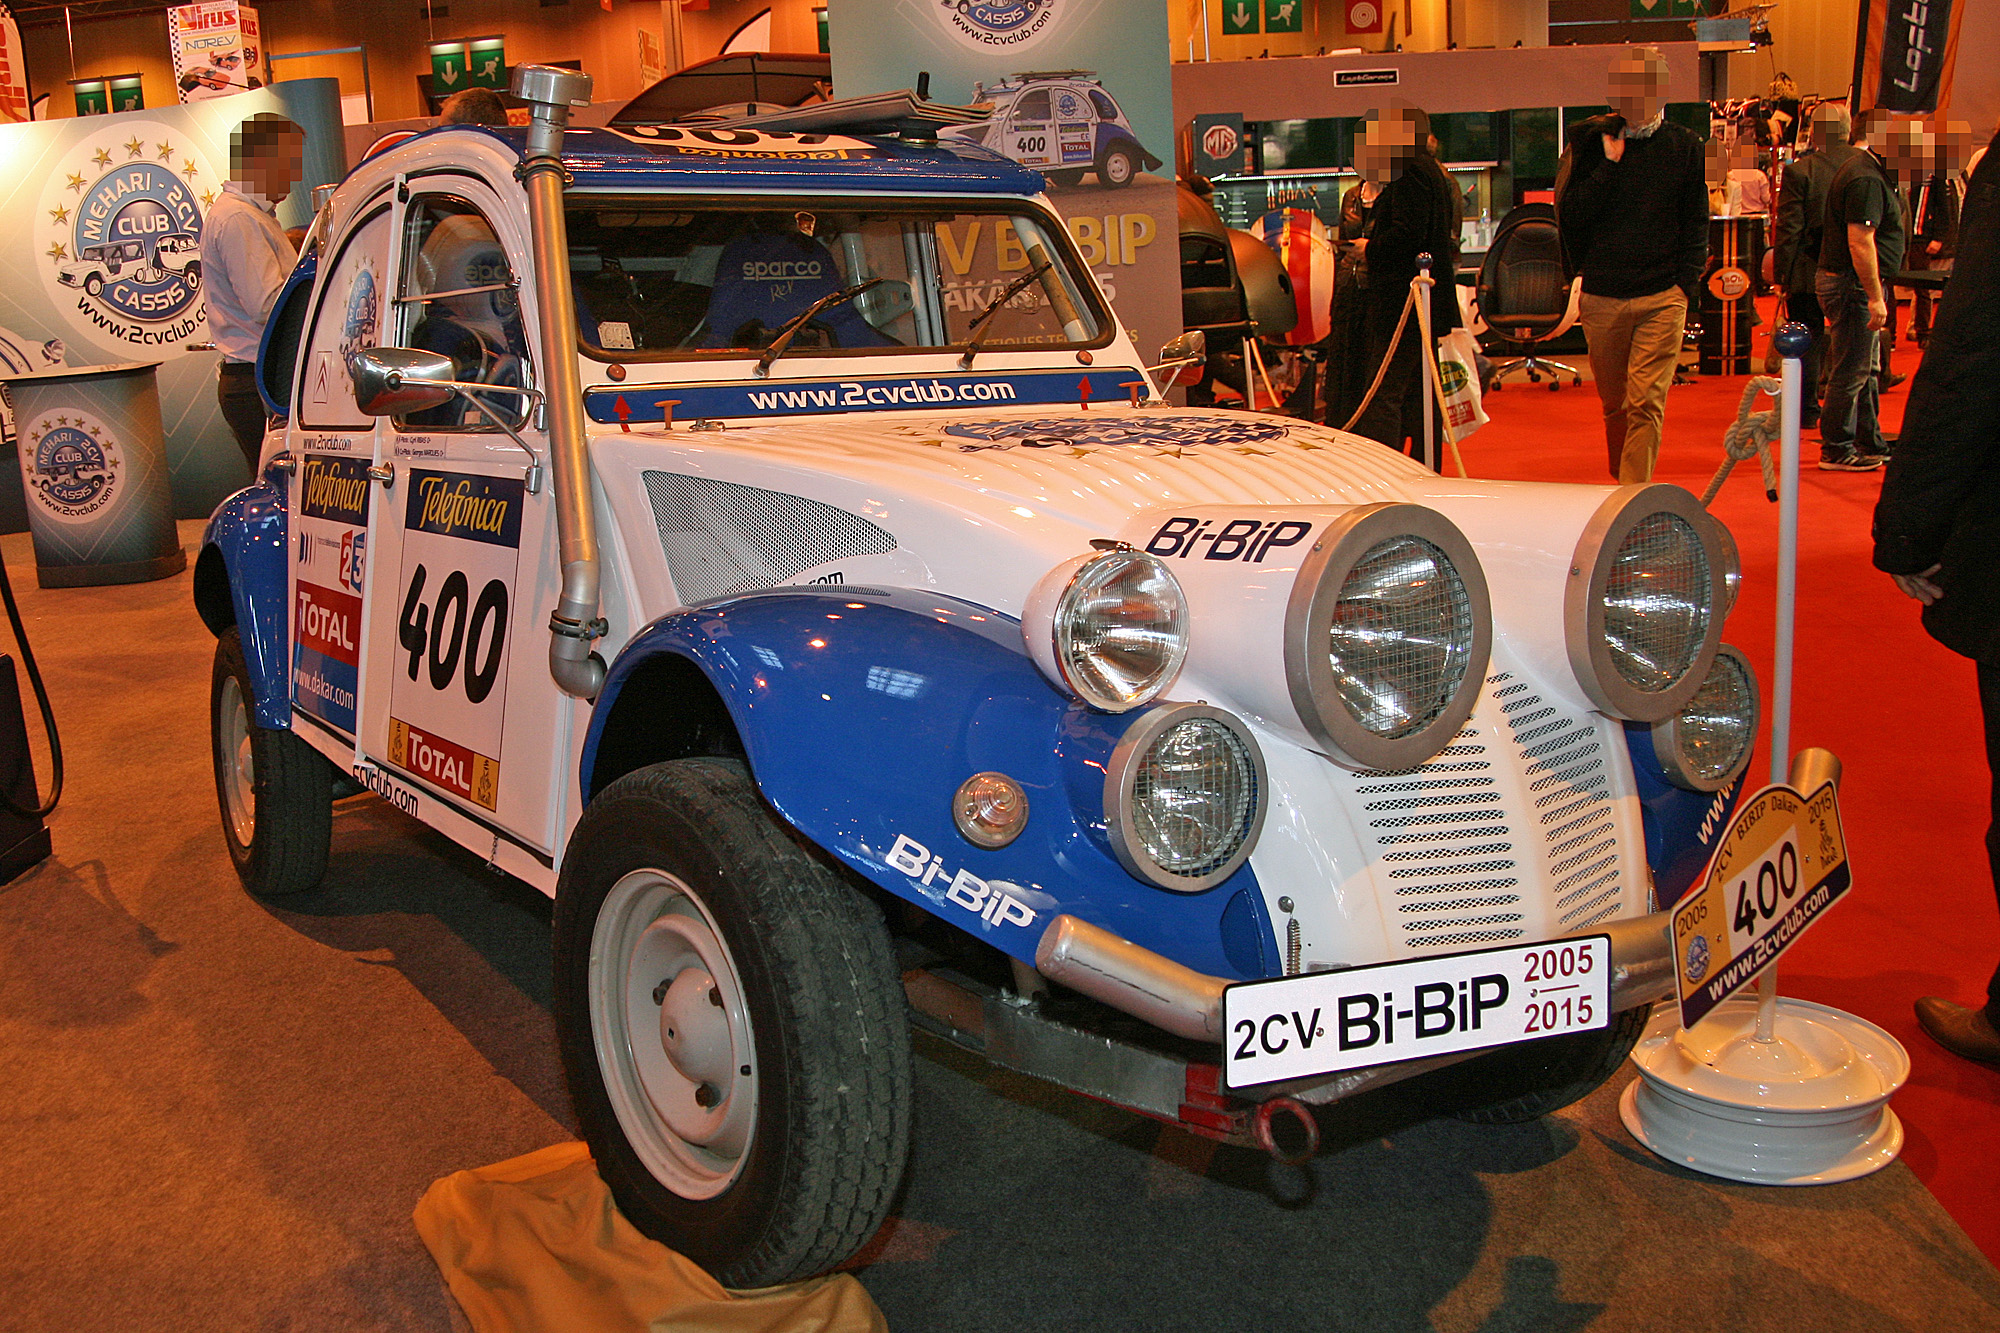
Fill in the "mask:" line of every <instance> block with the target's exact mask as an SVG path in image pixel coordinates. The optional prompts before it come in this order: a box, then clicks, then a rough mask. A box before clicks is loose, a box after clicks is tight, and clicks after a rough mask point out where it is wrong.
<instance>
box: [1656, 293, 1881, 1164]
mask: <svg viewBox="0 0 2000 1333" xmlns="http://www.w3.org/2000/svg"><path fill="white" fill-rule="evenodd" d="M1775 343H1776V345H1777V348H1778V351H1779V353H1780V354H1781V355H1782V356H1783V357H1784V379H1783V386H1784V387H1783V393H1782V397H1781V400H1780V403H1781V407H1780V421H1781V422H1782V427H1781V430H1780V436H1779V450H1780V458H1779V467H1778V478H1779V481H1778V618H1777V634H1776V643H1775V651H1774V654H1773V657H1774V660H1773V663H1772V689H1771V781H1772V782H1773V783H1782V782H1787V781H1789V783H1790V784H1791V786H1793V787H1794V788H1796V789H1798V790H1799V791H1801V792H1810V791H1813V790H1815V789H1817V788H1818V787H1819V786H1821V785H1822V784H1823V783H1826V782H1834V783H1836V784H1837V783H1838V781H1839V778H1840V762H1839V760H1837V759H1835V758H1834V756H1833V755H1832V754H1830V753H1829V752H1827V751H1825V750H1818V749H1808V750H1804V751H1801V752H1800V753H1799V755H1798V757H1797V758H1796V759H1795V760H1793V761H1792V762H1791V764H1790V765H1789V766H1788V765H1787V763H1786V759H1785V756H1786V755H1788V754H1789V753H1790V751H1791V708H1792V630H1793V622H1794V619H1795V614H1796V600H1797V592H1798V540H1799V397H1800V388H1801V384H1802V374H1803V372H1802V368H1801V362H1800V357H1801V356H1802V355H1803V354H1804V353H1805V350H1806V348H1807V347H1808V346H1809V345H1810V338H1809V336H1808V335H1807V333H1806V331H1805V329H1804V328H1802V327H1801V326H1799V325H1797V324H1788V325H1786V326H1785V327H1784V328H1783V329H1781V330H1779V332H1778V336H1777V338H1776V339H1775ZM1632 1062H1633V1063H1634V1064H1635V1065H1637V1066H1638V1069H1639V1078H1638V1079H1637V1080H1635V1081H1634V1082H1633V1083H1631V1084H1630V1085H1628V1086H1627V1087H1626V1089H1625V1092H1624V1094H1623V1096H1622V1097H1621V1098H1620V1100H1619V1104H1618V1109H1619V1113H1620V1115H1621V1116H1622V1117H1623V1119H1624V1121H1625V1127H1626V1129H1628V1130H1630V1131H1631V1133H1632V1137H1634V1138H1636V1139H1638V1140H1639V1142H1641V1143H1643V1144H1645V1145H1646V1146H1647V1147H1648V1148H1650V1149H1652V1150H1653V1151H1654V1152H1656V1153H1658V1154H1659V1155H1660V1156H1662V1157H1665V1158H1667V1159H1668V1160H1670V1161H1674V1162H1679V1163H1681V1164H1682V1165H1683V1166H1688V1167H1692V1168H1693V1169H1695V1170H1697V1171H1700V1172H1703V1173H1705V1174H1707V1175H1712V1176H1720V1177H1722V1178H1724V1179H1726V1180H1738V1181H1743V1182H1746V1183H1752V1184H1764V1185H1817V1184H1824V1183H1827V1182H1830V1181H1836V1180H1848V1179H1852V1178H1853V1177H1855V1176H1862V1175H1866V1174H1868V1173H1869V1172H1871V1171H1877V1170H1880V1169H1881V1168H1882V1167H1884V1166H1887V1165H1888V1164H1889V1163H1890V1162H1892V1161H1894V1160H1895V1159H1896V1154H1897V1153H1899V1152H1900V1151H1902V1146H1903V1127H1902V1123H1901V1122H1900V1121H1898V1120H1897V1118H1896V1113H1895V1112H1894V1111H1892V1110H1890V1109H1889V1105H1888V1102H1889V1098H1890V1096H1891V1095H1892V1094H1894V1092H1895V1091H1896V1089H1897V1088H1899V1087H1901V1086H1902V1085H1903V1082H1904V1081H1905V1080H1906V1079H1907V1078H1908V1077H1909V1074H1910V1060H1909V1056H1908V1054H1907V1053H1906V1052H1905V1051H1904V1050H1903V1048H1902V1045H1901V1044H1900V1043H1898V1042H1897V1040H1896V1039H1895V1038H1894V1037H1892V1036H1890V1035H1889V1034H1888V1033H1887V1032H1885V1031H1883V1030H1882V1029H1881V1028H1879V1027H1877V1026H1875V1025H1874V1024H1873V1023H1869V1022H1866V1021H1864V1020H1862V1019H1859V1018H1856V1017H1855V1016H1854V1015H1852V1014H1847V1013H1843V1012H1841V1011H1840V1010H1838V1009H1831V1008H1828V1007H1826V1006H1824V1005H1817V1004H1809V1003H1807V1002H1805V1001H1803V1000H1780V999H1779V998H1778V991H1777V968H1776V966H1775V965H1773V966H1771V967H1767V968H1765V969H1764V971H1763V973H1762V975H1761V976H1759V978H1758V981H1757V993H1756V998H1755V999H1751V998H1749V997H1748V996H1742V997H1738V998H1735V999H1730V1000H1726V1001H1724V1002H1723V1003H1722V1004H1720V1005H1718V1006H1717V1007H1716V1008H1715V1010H1714V1011H1713V1012H1712V1013H1710V1014H1709V1015H1708V1017H1706V1018H1704V1019H1703V1020H1702V1021H1701V1022H1700V1023H1698V1024H1696V1025H1695V1026H1694V1027H1692V1028H1683V1027H1682V1026H1681V1016H1680V1014H1679V1012H1678V1011H1677V1010H1675V1009H1672V1008H1668V1007H1666V1006H1662V1007H1661V1008H1660V1010H1659V1011H1658V1012H1657V1013H1656V1014H1654V1016H1653V1021H1652V1022H1651V1023H1650V1024H1649V1025H1648V1026H1647V1028H1646V1032H1645V1035H1643V1036H1642V1037H1641V1038H1640V1039H1639V1043H1638V1045H1637V1046H1636V1047H1634V1048H1633V1051H1632Z"/></svg>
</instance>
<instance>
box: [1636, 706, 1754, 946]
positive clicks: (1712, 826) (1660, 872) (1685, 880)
mask: <svg viewBox="0 0 2000 1333" xmlns="http://www.w3.org/2000/svg"><path fill="white" fill-rule="evenodd" d="M1625 745H1626V748H1627V749H1628V750H1630V751H1631V754H1632V776H1633V778H1634V779H1635V780H1636V782H1637V785H1638V789H1639V811H1640V816H1641V820H1642V822H1643V824H1644V826H1645V831H1646V861H1647V863H1648V864H1649V865H1650V866H1652V869H1653V892H1654V895H1655V897H1657V899H1658V900H1659V904H1660V906H1661V907H1671V906H1673V904H1675V903H1676V902H1679V901H1680V899H1681V897H1682V896H1683V895H1684V894H1686V893H1687V892H1688V890H1690V889H1692V888H1694V887H1695V884H1696V882H1697V881H1698V880H1700V878H1701V876H1702V873H1703V872H1704V871H1706V870H1707V869H1708V863H1709V860H1710V858H1712V857H1713V856H1714V855H1715V849H1716V846H1717V844H1719V843H1720V842H1721V841H1722V834H1723V831H1724V830H1725V829H1726V828H1727V827H1728V824H1729V812H1730V811H1732V810H1734V809H1735V808H1736V798H1737V797H1738V796H1739V795H1741V794H1742V792H1743V779H1744V776H1745V775H1744V773H1739V774H1737V775H1736V778H1735V780H1734V781H1733V782H1730V783H1728V784H1727V785H1725V786H1724V787H1723V788H1722V790H1721V791H1715V792H1698V791H1688V790H1687V789H1686V788H1683V787H1676V786H1674V785H1673V783H1671V782H1669V781H1667V774H1666V770H1664V769H1663V768H1661V767H1660V761H1659V758H1658V757H1657V756H1656V755H1654V753H1653V735H1652V728H1651V727H1649V726H1648V725H1646V724H1645V723H1643V722H1627V723H1626V724H1625ZM1745 771H1746V772H1747V771H1748V770H1745Z"/></svg>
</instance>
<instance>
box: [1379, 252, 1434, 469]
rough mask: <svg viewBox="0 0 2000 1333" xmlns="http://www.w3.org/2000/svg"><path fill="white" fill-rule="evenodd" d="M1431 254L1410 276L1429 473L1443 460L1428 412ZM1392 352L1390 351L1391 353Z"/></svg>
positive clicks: (1422, 258)
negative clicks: (1422, 380)
mask: <svg viewBox="0 0 2000 1333" xmlns="http://www.w3.org/2000/svg"><path fill="white" fill-rule="evenodd" d="M1435 281H1436V279H1435V278H1433V277H1431V257H1430V256H1429V255H1428V254H1422V255H1418V256H1417V276H1416V277H1415V278H1413V279H1411V286H1410V290H1411V295H1412V298H1413V299H1414V300H1415V301H1416V303H1417V351H1418V353H1419V359H1420V360H1421V361H1422V362H1423V376H1424V466H1425V467H1427V468H1429V469H1430V470H1431V471H1433V472H1439V473H1441V472H1443V471H1444V460H1443V459H1441V458H1439V457H1438V455H1437V418H1435V417H1433V416H1432V415H1431V405H1432V404H1433V403H1435V402H1436V401H1437V385H1436V384H1434V383H1432V381H1431V374H1432V371H1433V368H1434V367H1435V365H1436V362H1435V361H1434V360H1433V357H1434V351H1433V349H1432V347H1431V284H1432V283H1433V282H1435ZM1391 355H1394V353H1391Z"/></svg>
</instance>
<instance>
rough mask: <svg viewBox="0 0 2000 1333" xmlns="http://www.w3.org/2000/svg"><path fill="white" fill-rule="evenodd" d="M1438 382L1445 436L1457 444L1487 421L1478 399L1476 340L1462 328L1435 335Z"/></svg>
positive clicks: (1477, 341)
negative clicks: (1441, 390)
mask: <svg viewBox="0 0 2000 1333" xmlns="http://www.w3.org/2000/svg"><path fill="white" fill-rule="evenodd" d="M1438 383H1439V385H1440V386H1441V387H1442V388H1443V390H1444V433H1445V438H1446V439H1448V440H1450V441H1451V442H1452V443H1453V444H1457V443H1458V442H1459V441H1460V440H1462V439H1464V438H1465V437H1466V436H1468V435H1470V434H1472V432H1474V431H1476V430H1478V429H1479V428H1480V427H1481V426H1483V425H1485V424H1486V420H1487V418H1486V409H1485V408H1483V407H1481V406H1480V403H1479V340H1478V339H1476V338H1474V337H1473V336H1472V334H1471V333H1469V332H1467V331H1466V330H1464V329H1453V330H1452V331H1451V332H1450V333H1447V334H1445V335H1444V337H1442V338H1440V339H1438Z"/></svg>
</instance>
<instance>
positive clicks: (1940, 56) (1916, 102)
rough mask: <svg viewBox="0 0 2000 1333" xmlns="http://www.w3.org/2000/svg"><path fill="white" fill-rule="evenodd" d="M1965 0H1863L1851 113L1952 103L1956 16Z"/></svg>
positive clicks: (1929, 108) (1907, 110) (1960, 15)
mask: <svg viewBox="0 0 2000 1333" xmlns="http://www.w3.org/2000/svg"><path fill="white" fill-rule="evenodd" d="M1968 2H1969V0H1861V21H1860V24H1859V26H1858V27H1857V28H1856V29H1855V35H1854V93H1855V96H1854V103H1853V106H1854V111H1855V114H1856V115H1859V114H1861V113H1862V112H1866V111H1874V110H1878V109H1879V110H1883V111H1898V112H1905V113H1910V112H1925V111H1937V110H1940V109H1942V108H1943V107H1945V106H1947V105H1949V104H1950V102H1951V74H1952V67H1953V66H1954V65H1955V64H1957V63H1958V28H1959V20H1960V19H1962V18H1963V17H1964V15H1965V6H1966V4H1967V3H1968Z"/></svg>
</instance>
